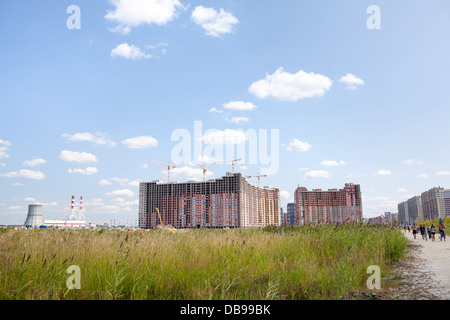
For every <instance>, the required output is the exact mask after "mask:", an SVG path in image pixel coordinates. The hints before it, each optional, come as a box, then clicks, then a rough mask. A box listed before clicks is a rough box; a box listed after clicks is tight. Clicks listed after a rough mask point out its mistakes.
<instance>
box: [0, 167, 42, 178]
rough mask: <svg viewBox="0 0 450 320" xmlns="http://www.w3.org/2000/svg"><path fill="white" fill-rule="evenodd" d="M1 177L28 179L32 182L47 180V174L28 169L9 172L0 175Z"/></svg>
mask: <svg viewBox="0 0 450 320" xmlns="http://www.w3.org/2000/svg"><path fill="white" fill-rule="evenodd" d="M0 176H2V177H5V178H27V179H32V180H42V179H45V174H43V173H42V172H40V171H33V170H28V169H22V170H19V171H11V172H7V173H3V174H0Z"/></svg>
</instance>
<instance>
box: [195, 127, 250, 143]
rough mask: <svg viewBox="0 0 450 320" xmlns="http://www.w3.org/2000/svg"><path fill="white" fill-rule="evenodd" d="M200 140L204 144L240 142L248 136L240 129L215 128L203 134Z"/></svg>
mask: <svg viewBox="0 0 450 320" xmlns="http://www.w3.org/2000/svg"><path fill="white" fill-rule="evenodd" d="M202 140H203V142H204V143H206V144H214V145H220V144H240V143H243V142H245V141H246V140H248V137H247V136H246V135H245V133H244V132H243V131H241V130H232V129H225V130H215V131H212V132H209V133H207V134H205V135H203V137H202Z"/></svg>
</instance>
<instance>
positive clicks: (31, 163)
mask: <svg viewBox="0 0 450 320" xmlns="http://www.w3.org/2000/svg"><path fill="white" fill-rule="evenodd" d="M44 163H47V161H45V160H44V159H41V158H37V159H33V160H27V161H24V162H23V165H24V166H27V167H37V166H40V165H41V164H44Z"/></svg>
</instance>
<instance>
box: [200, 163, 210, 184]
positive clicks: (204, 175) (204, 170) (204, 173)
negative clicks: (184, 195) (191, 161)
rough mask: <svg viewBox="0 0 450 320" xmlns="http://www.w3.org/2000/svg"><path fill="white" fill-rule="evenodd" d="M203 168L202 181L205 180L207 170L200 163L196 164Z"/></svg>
mask: <svg viewBox="0 0 450 320" xmlns="http://www.w3.org/2000/svg"><path fill="white" fill-rule="evenodd" d="M198 165H199V166H200V167H201V168H202V169H203V182H205V181H206V172H207V171H208V170H207V169H206V168H205V167H204V166H203V165H202V164H200V163H199V164H198Z"/></svg>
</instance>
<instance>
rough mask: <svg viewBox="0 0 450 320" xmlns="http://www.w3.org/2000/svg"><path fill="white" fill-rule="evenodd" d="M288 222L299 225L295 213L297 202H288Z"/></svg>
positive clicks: (290, 224) (291, 224)
mask: <svg viewBox="0 0 450 320" xmlns="http://www.w3.org/2000/svg"><path fill="white" fill-rule="evenodd" d="M287 224H288V225H289V226H294V225H297V217H296V215H295V203H288V204H287Z"/></svg>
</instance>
